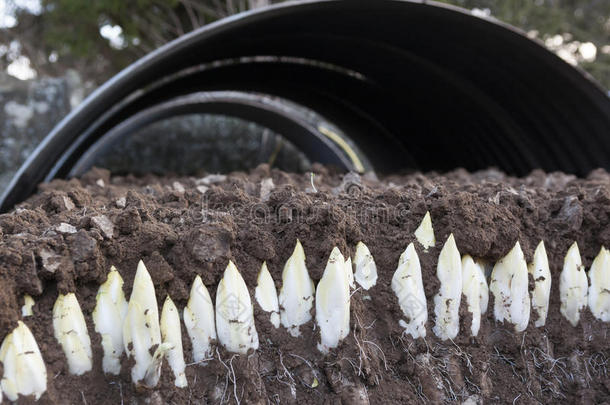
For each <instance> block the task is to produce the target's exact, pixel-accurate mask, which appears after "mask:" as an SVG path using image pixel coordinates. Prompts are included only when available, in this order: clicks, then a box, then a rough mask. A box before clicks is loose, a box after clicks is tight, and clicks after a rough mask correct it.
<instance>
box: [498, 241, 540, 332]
mask: <svg viewBox="0 0 610 405" xmlns="http://www.w3.org/2000/svg"><path fill="white" fill-rule="evenodd" d="M489 290H490V291H491V292H492V294H493V295H494V316H495V318H496V320H497V321H499V322H504V321H508V322H510V323H512V324H513V325H515V331H516V332H522V331H524V330H525V328H527V324H528V322H529V319H530V295H529V292H528V270H527V263H526V262H525V256H524V255H523V251H522V250H521V245H519V242H517V243H515V246H514V247H513V248H512V249H511V250H510V252H508V253H507V254H506V256H504V257H503V258H502V259H500V260H498V262H497V263H496V264H495V266H494V268H493V270H492V272H491V282H490V284H489Z"/></svg>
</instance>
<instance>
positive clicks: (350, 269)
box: [345, 256, 356, 288]
mask: <svg viewBox="0 0 610 405" xmlns="http://www.w3.org/2000/svg"><path fill="white" fill-rule="evenodd" d="M345 272H346V273H347V281H348V282H349V286H350V288H356V282H355V281H354V266H353V265H352V258H351V257H350V256H347V259H345Z"/></svg>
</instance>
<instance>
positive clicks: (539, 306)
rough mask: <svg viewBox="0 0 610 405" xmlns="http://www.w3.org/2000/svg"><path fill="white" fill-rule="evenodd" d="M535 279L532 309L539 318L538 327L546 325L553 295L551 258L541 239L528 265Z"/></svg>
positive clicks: (535, 324) (537, 320)
mask: <svg viewBox="0 0 610 405" xmlns="http://www.w3.org/2000/svg"><path fill="white" fill-rule="evenodd" d="M527 268H528V271H529V273H530V274H531V275H532V278H533V279H534V291H532V309H533V310H534V311H535V312H536V315H537V316H538V318H537V319H536V321H534V326H536V327H537V328H539V327H541V326H544V325H545V323H546V317H547V314H548V313H549V299H550V297H551V270H550V269H549V259H548V257H547V255H546V249H545V248H544V242H543V241H540V243H539V244H538V246H537V247H536V250H535V251H534V261H533V262H532V263H530V264H529V266H528V267H527Z"/></svg>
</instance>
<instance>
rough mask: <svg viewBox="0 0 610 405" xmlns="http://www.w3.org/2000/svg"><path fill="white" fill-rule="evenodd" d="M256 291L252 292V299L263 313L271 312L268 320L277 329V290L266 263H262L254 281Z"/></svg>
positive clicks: (278, 316)
mask: <svg viewBox="0 0 610 405" xmlns="http://www.w3.org/2000/svg"><path fill="white" fill-rule="evenodd" d="M256 283H257V284H256V290H255V291H254V297H255V298H256V301H257V302H258V305H260V306H261V308H262V309H263V311H265V312H271V315H270V317H269V320H270V321H271V324H272V325H273V326H274V327H276V328H279V327H280V305H279V303H278V300H277V290H276V289H275V283H274V282H273V278H272V277H271V273H269V269H268V268H267V262H263V265H262V266H261V270H260V272H259V273H258V279H257V280H256Z"/></svg>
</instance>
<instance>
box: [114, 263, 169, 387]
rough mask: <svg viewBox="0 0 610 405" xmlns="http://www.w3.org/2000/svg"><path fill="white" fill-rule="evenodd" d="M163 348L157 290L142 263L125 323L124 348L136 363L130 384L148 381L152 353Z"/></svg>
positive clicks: (134, 284) (130, 298)
mask: <svg viewBox="0 0 610 405" xmlns="http://www.w3.org/2000/svg"><path fill="white" fill-rule="evenodd" d="M160 344H161V330H160V327H159V309H158V307H157V298H156V296H155V286H154V285H153V282H152V279H151V278H150V274H148V270H147V269H146V266H145V265H144V263H143V262H142V261H141V260H140V262H139V263H138V270H137V272H136V277H135V279H134V280H133V288H132V290H131V296H130V297H129V306H128V308H127V315H126V317H125V322H124V323H123V345H124V346H125V351H126V352H127V355H128V356H129V357H133V358H134V360H135V364H134V366H133V368H132V369H131V380H132V381H133V383H134V384H137V383H139V382H140V381H142V380H144V379H145V377H146V374H147V371H148V370H149V368H150V367H151V366H152V364H153V356H152V355H151V353H150V352H151V350H152V349H153V348H155V347H160ZM144 383H145V384H146V382H144Z"/></svg>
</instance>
